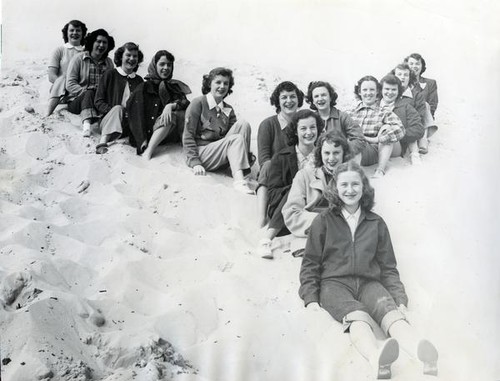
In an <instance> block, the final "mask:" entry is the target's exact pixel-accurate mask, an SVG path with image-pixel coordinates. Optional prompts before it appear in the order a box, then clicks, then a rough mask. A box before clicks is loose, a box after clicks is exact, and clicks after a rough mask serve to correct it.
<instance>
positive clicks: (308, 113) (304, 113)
mask: <svg viewBox="0 0 500 381" xmlns="http://www.w3.org/2000/svg"><path fill="white" fill-rule="evenodd" d="M311 117H312V118H314V119H315V120H316V127H317V130H318V132H317V135H316V140H317V139H318V136H319V135H320V134H321V132H322V131H323V126H324V122H323V119H321V117H320V116H319V115H318V113H317V112H314V111H312V110H307V109H305V110H299V111H297V112H296V113H295V114H294V115H293V116H292V120H291V121H290V123H289V124H288V126H286V128H285V130H284V132H285V136H286V137H287V140H288V145H289V146H294V145H296V144H297V143H298V142H299V137H298V134H297V126H298V124H299V121H300V120H302V119H307V118H311Z"/></svg>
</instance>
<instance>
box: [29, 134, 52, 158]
mask: <svg viewBox="0 0 500 381" xmlns="http://www.w3.org/2000/svg"><path fill="white" fill-rule="evenodd" d="M26 153H27V154H28V155H30V156H31V157H34V158H35V159H45V158H46V157H47V156H48V155H49V138H48V136H47V135H44V134H43V133H41V132H35V133H33V134H32V135H31V136H30V137H29V139H28V141H27V142H26Z"/></svg>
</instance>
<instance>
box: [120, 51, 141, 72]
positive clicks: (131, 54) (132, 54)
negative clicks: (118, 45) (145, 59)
mask: <svg viewBox="0 0 500 381" xmlns="http://www.w3.org/2000/svg"><path fill="white" fill-rule="evenodd" d="M138 60H139V52H138V51H137V50H128V49H125V51H124V52H123V56H122V64H121V67H122V69H123V71H124V72H125V73H127V74H131V73H132V72H133V71H134V70H135V68H136V67H137V62H138Z"/></svg>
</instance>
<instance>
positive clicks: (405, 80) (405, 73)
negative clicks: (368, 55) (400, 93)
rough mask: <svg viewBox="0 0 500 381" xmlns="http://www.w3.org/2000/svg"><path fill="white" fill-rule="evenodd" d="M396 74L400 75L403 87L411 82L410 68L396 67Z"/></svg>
mask: <svg viewBox="0 0 500 381" xmlns="http://www.w3.org/2000/svg"><path fill="white" fill-rule="evenodd" d="M394 75H395V76H396V77H398V79H399V80H400V81H401V84H402V85H403V88H405V89H406V88H407V87H408V84H409V83H410V70H408V69H396V70H394Z"/></svg>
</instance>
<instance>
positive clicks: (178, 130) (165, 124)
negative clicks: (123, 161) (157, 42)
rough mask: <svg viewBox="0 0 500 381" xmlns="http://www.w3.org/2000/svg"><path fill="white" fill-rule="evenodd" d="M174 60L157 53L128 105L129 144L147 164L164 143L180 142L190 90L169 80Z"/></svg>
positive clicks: (171, 57)
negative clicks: (187, 96)
mask: <svg viewBox="0 0 500 381" xmlns="http://www.w3.org/2000/svg"><path fill="white" fill-rule="evenodd" d="M174 61H175V57H174V56H173V55H172V53H170V52H168V51H167V50H160V51H158V52H156V54H155V55H154V57H153V59H152V60H151V62H150V64H149V66H148V74H147V75H146V78H145V79H146V81H145V82H144V83H142V84H140V85H139V86H137V88H136V89H135V90H134V91H133V92H132V95H131V96H130V98H129V100H128V102H127V113H128V119H129V126H130V131H131V133H132V136H131V139H130V140H131V143H132V145H134V146H135V147H136V148H137V154H138V155H141V154H142V156H143V157H144V158H145V159H147V160H149V159H151V157H152V156H153V153H154V151H155V150H156V148H157V147H158V145H160V144H161V143H164V142H168V141H171V142H180V141H181V139H182V131H183V129H184V113H185V110H186V108H187V107H188V105H189V101H188V100H187V98H186V94H191V89H190V88H189V86H188V85H186V84H185V83H183V82H181V81H178V80H175V79H172V75H173V73H174Z"/></svg>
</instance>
